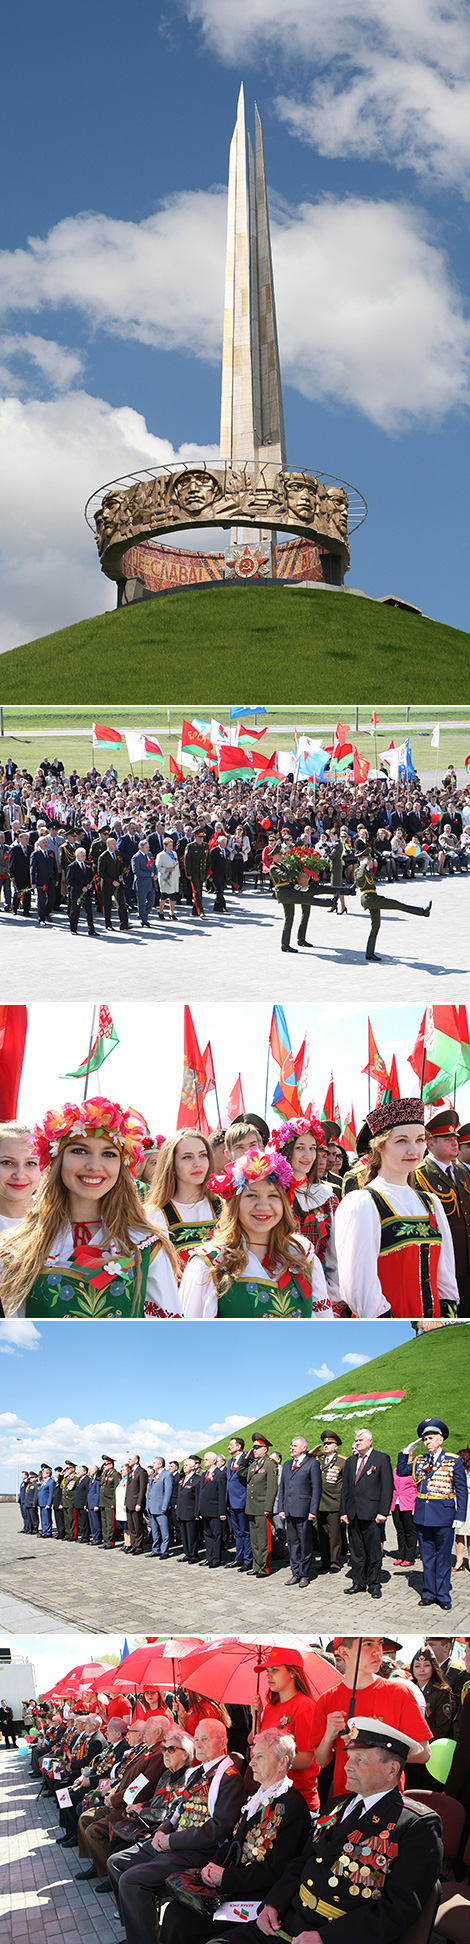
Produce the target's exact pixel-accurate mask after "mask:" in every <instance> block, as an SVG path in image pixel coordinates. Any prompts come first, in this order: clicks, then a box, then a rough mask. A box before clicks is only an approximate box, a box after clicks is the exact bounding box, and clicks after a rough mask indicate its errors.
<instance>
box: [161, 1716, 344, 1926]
mask: <svg viewBox="0 0 470 1944" xmlns="http://www.w3.org/2000/svg"><path fill="white" fill-rule="evenodd" d="M294 1756H295V1741H294V1738H293V1736H292V1735H290V1734H287V1733H283V1732H282V1731H281V1730H280V1729H277V1728H270V1729H267V1730H266V1732H265V1733H261V1734H259V1735H257V1736H256V1740H255V1741H254V1743H253V1749H252V1755H251V1768H252V1772H253V1775H254V1779H255V1784H256V1785H257V1786H256V1788H255V1792H254V1794H253V1795H251V1796H249V1798H248V1801H247V1802H246V1803H245V1804H244V1806H243V1809H242V1812H241V1816H240V1820H239V1822H238V1823H237V1824H236V1826H235V1829H234V1832H233V1844H232V1846H231V1850H229V1854H228V1857H227V1859H226V1862H225V1863H218V1862H213V1863H207V1864H206V1866H205V1868H204V1869H203V1870H202V1872H201V1875H200V1879H199V1882H198V1879H197V1878H196V1876H195V1881H194V1888H195V1890H196V1892H197V1888H200V1889H201V1891H202V1892H203V1894H204V1892H205V1895H206V1897H207V1904H206V1909H205V1910H204V1909H202V1910H201V1911H200V1912H199V1911H196V1910H194V1909H192V1910H191V1909H190V1908H189V1907H188V1905H186V1906H185V1905H184V1903H182V1901H181V1897H182V1894H183V1895H184V1888H183V1892H182V1891H181V1889H180V1890H178V1889H177V1888H176V1887H175V1888H173V1882H172V1878H171V1877H170V1878H169V1879H168V1881H167V1884H166V1888H167V1890H170V1891H171V1894H172V1902H171V1903H170V1904H169V1905H168V1907H167V1909H166V1911H165V1915H164V1918H163V1922H162V1925H161V1932H160V1939H161V1944H208V1940H209V1939H211V1940H212V1939H213V1940H214V1944H215V1940H216V1939H217V1938H220V1935H221V1932H222V1931H224V1930H225V1929H226V1926H227V1924H231V1923H233V1924H236V1923H239V1924H240V1925H241V1926H242V1927H243V1928H244V1926H245V1923H246V1916H245V1912H246V1911H249V1910H250V1909H251V1908H256V1907H258V1909H259V1908H261V1903H262V1900H263V1898H266V1897H267V1896H269V1893H270V1891H271V1888H272V1886H273V1884H275V1883H277V1882H278V1881H279V1879H280V1877H282V1876H283V1873H284V1870H285V1869H286V1868H287V1867H288V1864H289V1859H290V1857H291V1856H298V1855H299V1854H300V1853H301V1851H302V1850H303V1847H304V1844H305V1843H306V1842H307V1841H308V1838H309V1834H310V1816H309V1812H308V1808H307V1804H306V1802H305V1801H304V1798H303V1796H301V1795H299V1791H298V1789H295V1788H293V1786H292V1782H291V1781H290V1780H289V1776H288V1769H289V1767H290V1765H291V1763H292V1761H293V1759H294ZM211 1893H212V1897H211ZM175 1898H177V1901H174V1899H175ZM215 1906H216V1908H214V1907H215Z"/></svg>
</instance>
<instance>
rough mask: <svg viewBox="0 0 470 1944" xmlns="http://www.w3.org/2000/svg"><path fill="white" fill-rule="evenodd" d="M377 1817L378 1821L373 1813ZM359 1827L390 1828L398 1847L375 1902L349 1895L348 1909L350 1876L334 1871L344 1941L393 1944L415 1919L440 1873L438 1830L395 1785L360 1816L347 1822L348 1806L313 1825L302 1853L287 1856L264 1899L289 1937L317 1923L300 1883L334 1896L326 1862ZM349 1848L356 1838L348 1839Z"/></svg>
mask: <svg viewBox="0 0 470 1944" xmlns="http://www.w3.org/2000/svg"><path fill="white" fill-rule="evenodd" d="M347 1802H348V1797H347V1796H337V1797H336V1798H334V1799H333V1801H330V1802H328V1804H327V1813H328V1814H329V1815H330V1814H331V1815H332V1814H333V1812H334V1811H335V1810H338V1812H339V1810H340V1807H341V1805H343V1806H345V1805H347ZM379 1814H380V1821H379V1822H378V1820H377V1819H378V1815H379ZM358 1827H360V1830H361V1837H365V1838H366V1839H367V1836H368V1835H370V1836H375V1835H378V1834H379V1833H380V1830H382V1829H387V1831H389V1830H390V1838H389V1840H390V1841H391V1842H393V1843H394V1844H397V1847H398V1854H397V1855H396V1857H395V1858H394V1859H393V1861H392V1863H391V1865H390V1869H389V1871H388V1874H387V1876H386V1878H385V1883H384V1886H383V1890H382V1893H381V1898H380V1904H379V1906H378V1907H377V1903H376V1901H375V1900H374V1898H373V1897H370V1898H369V1899H368V1900H367V1902H365V1901H364V1900H363V1897H362V1896H361V1895H359V1897H355V1899H354V1910H353V1909H352V1907H351V1903H350V1902H349V1896H350V1892H349V1879H348V1876H347V1875H343V1876H340V1877H339V1881H338V1886H337V1891H338V1893H339V1894H338V1895H337V1908H338V1915H339V1912H340V1910H342V1911H343V1913H344V1914H343V1915H342V1916H341V1919H340V1929H341V1939H342V1944H375V1940H379V1939H380V1944H393V1941H394V1940H396V1944H399V1939H400V1938H401V1936H402V1934H403V1932H404V1931H406V1930H408V1927H409V1925H411V1924H414V1923H416V1921H417V1918H418V1917H419V1915H420V1912H421V1910H422V1909H423V1908H424V1905H425V1904H426V1903H427V1901H428V1897H430V1895H431V1891H432V1890H433V1888H434V1885H435V1883H437V1881H438V1878H439V1872H440V1869H441V1864H442V1837H441V1822H440V1818H439V1816H436V1815H434V1813H433V1812H430V1811H428V1810H427V1809H423V1807H422V1805H421V1804H420V1803H414V1804H413V1808H411V1807H408V1806H407V1805H406V1804H405V1803H404V1802H403V1797H402V1795H401V1792H400V1790H399V1789H390V1790H389V1791H388V1793H387V1794H386V1795H384V1796H383V1797H382V1798H381V1801H380V1803H377V1804H374V1805H373V1806H372V1808H371V1809H369V1810H368V1812H367V1813H366V1815H363V1816H362V1817H361V1816H360V1817H358V1816H357V1810H356V1811H355V1813H354V1817H353V1818H351V1819H350V1822H349V1830H348V1826H347V1806H346V1810H345V1815H344V1816H343V1818H342V1819H341V1817H340V1814H339V1813H338V1820H337V1822H336V1824H335V1826H334V1827H332V1828H331V1829H330V1830H329V1831H327V1830H325V1828H320V1829H319V1830H317V1834H316V1836H315V1837H314V1838H313V1841H312V1838H311V1837H309V1839H308V1842H307V1844H306V1847H305V1849H304V1852H303V1855H302V1856H300V1857H295V1858H293V1859H292V1862H291V1863H290V1865H288V1868H287V1870H286V1872H285V1875H284V1876H283V1878H282V1880H281V1882H280V1883H277V1884H276V1886H275V1888H274V1889H273V1890H272V1891H271V1892H270V1894H269V1899H268V1900H267V1901H269V1903H270V1904H272V1906H273V1908H274V1909H275V1910H277V1911H278V1912H279V1915H280V1916H281V1918H282V1919H283V1920H284V1919H285V1922H284V1921H283V1925H282V1928H283V1929H286V1930H287V1931H289V1932H290V1934H291V1936H292V1937H296V1936H298V1934H299V1932H300V1931H304V1930H311V1929H316V1928H317V1924H316V1923H315V1916H316V1912H315V1910H314V1909H312V1907H311V1904H310V1907H309V1906H308V1905H306V1904H305V1903H303V1902H302V1900H301V1898H300V1896H299V1886H300V1884H301V1883H302V1884H303V1885H305V1886H306V1888H307V1892H308V1894H309V1895H310V1897H315V1896H316V1897H318V1898H324V1899H325V1902H327V1903H329V1904H332V1903H333V1891H332V1886H330V1885H329V1883H328V1878H329V1876H331V1871H332V1865H333V1863H334V1862H335V1860H336V1858H337V1857H339V1856H340V1855H341V1853H342V1850H343V1848H344V1843H345V1841H346V1842H348V1841H350V1840H351V1837H350V1832H351V1828H353V1829H354V1830H356V1828H358ZM353 1849H354V1845H353ZM318 1922H319V1923H320V1933H321V1936H322V1937H323V1936H324V1935H325V1936H326V1934H328V1936H329V1933H330V1923H329V1922H328V1921H324V1920H323V1919H322V1918H321V1916H320V1918H319V1919H318V1918H317V1923H318Z"/></svg>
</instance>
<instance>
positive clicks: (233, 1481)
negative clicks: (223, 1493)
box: [227, 1437, 253, 1573]
mask: <svg viewBox="0 0 470 1944" xmlns="http://www.w3.org/2000/svg"><path fill="white" fill-rule="evenodd" d="M244 1450H245V1439H244V1438H238V1437H236V1438H231V1439H230V1443H229V1454H230V1455H229V1460H228V1465H227V1501H228V1504H229V1507H230V1519H231V1524H232V1531H233V1536H234V1539H235V1565H236V1568H237V1571H238V1572H239V1573H249V1572H250V1571H251V1567H252V1565H253V1554H252V1550H251V1539H250V1527H249V1522H248V1519H247V1515H246V1509H245V1508H246V1479H245V1478H243V1477H242V1476H241V1474H240V1461H241V1459H242V1457H243V1452H244Z"/></svg>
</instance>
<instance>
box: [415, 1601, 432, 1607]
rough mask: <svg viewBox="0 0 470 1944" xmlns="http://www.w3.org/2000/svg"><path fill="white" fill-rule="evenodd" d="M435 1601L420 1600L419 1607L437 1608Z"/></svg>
mask: <svg viewBox="0 0 470 1944" xmlns="http://www.w3.org/2000/svg"><path fill="white" fill-rule="evenodd" d="M435 1605H436V1601H435V1600H418V1606H435Z"/></svg>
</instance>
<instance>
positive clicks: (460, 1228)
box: [416, 1107, 470, 1318]
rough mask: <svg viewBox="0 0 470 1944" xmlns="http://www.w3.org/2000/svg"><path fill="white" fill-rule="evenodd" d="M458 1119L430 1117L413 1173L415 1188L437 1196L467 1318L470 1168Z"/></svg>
mask: <svg viewBox="0 0 470 1944" xmlns="http://www.w3.org/2000/svg"><path fill="white" fill-rule="evenodd" d="M458 1127H459V1116H458V1114H456V1112H455V1108H454V1107H445V1108H442V1107H441V1108H440V1109H439V1112H438V1113H437V1114H431V1118H430V1120H429V1121H428V1123H427V1127H426V1142H427V1148H428V1152H427V1154H425V1157H424V1161H422V1162H421V1165H420V1167H419V1168H417V1170H416V1180H417V1183H418V1187H422V1188H431V1190H432V1193H433V1195H438V1196H439V1201H440V1202H442V1207H443V1209H444V1212H445V1214H446V1215H447V1220H448V1223H449V1228H450V1232H451V1236H452V1243H453V1249H454V1258H455V1274H456V1278H457V1283H458V1288H459V1295H460V1306H459V1312H458V1314H459V1318H460V1317H463V1316H470V1168H467V1167H466V1166H465V1162H464V1161H461V1160H460V1158H459V1139H458Z"/></svg>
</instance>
